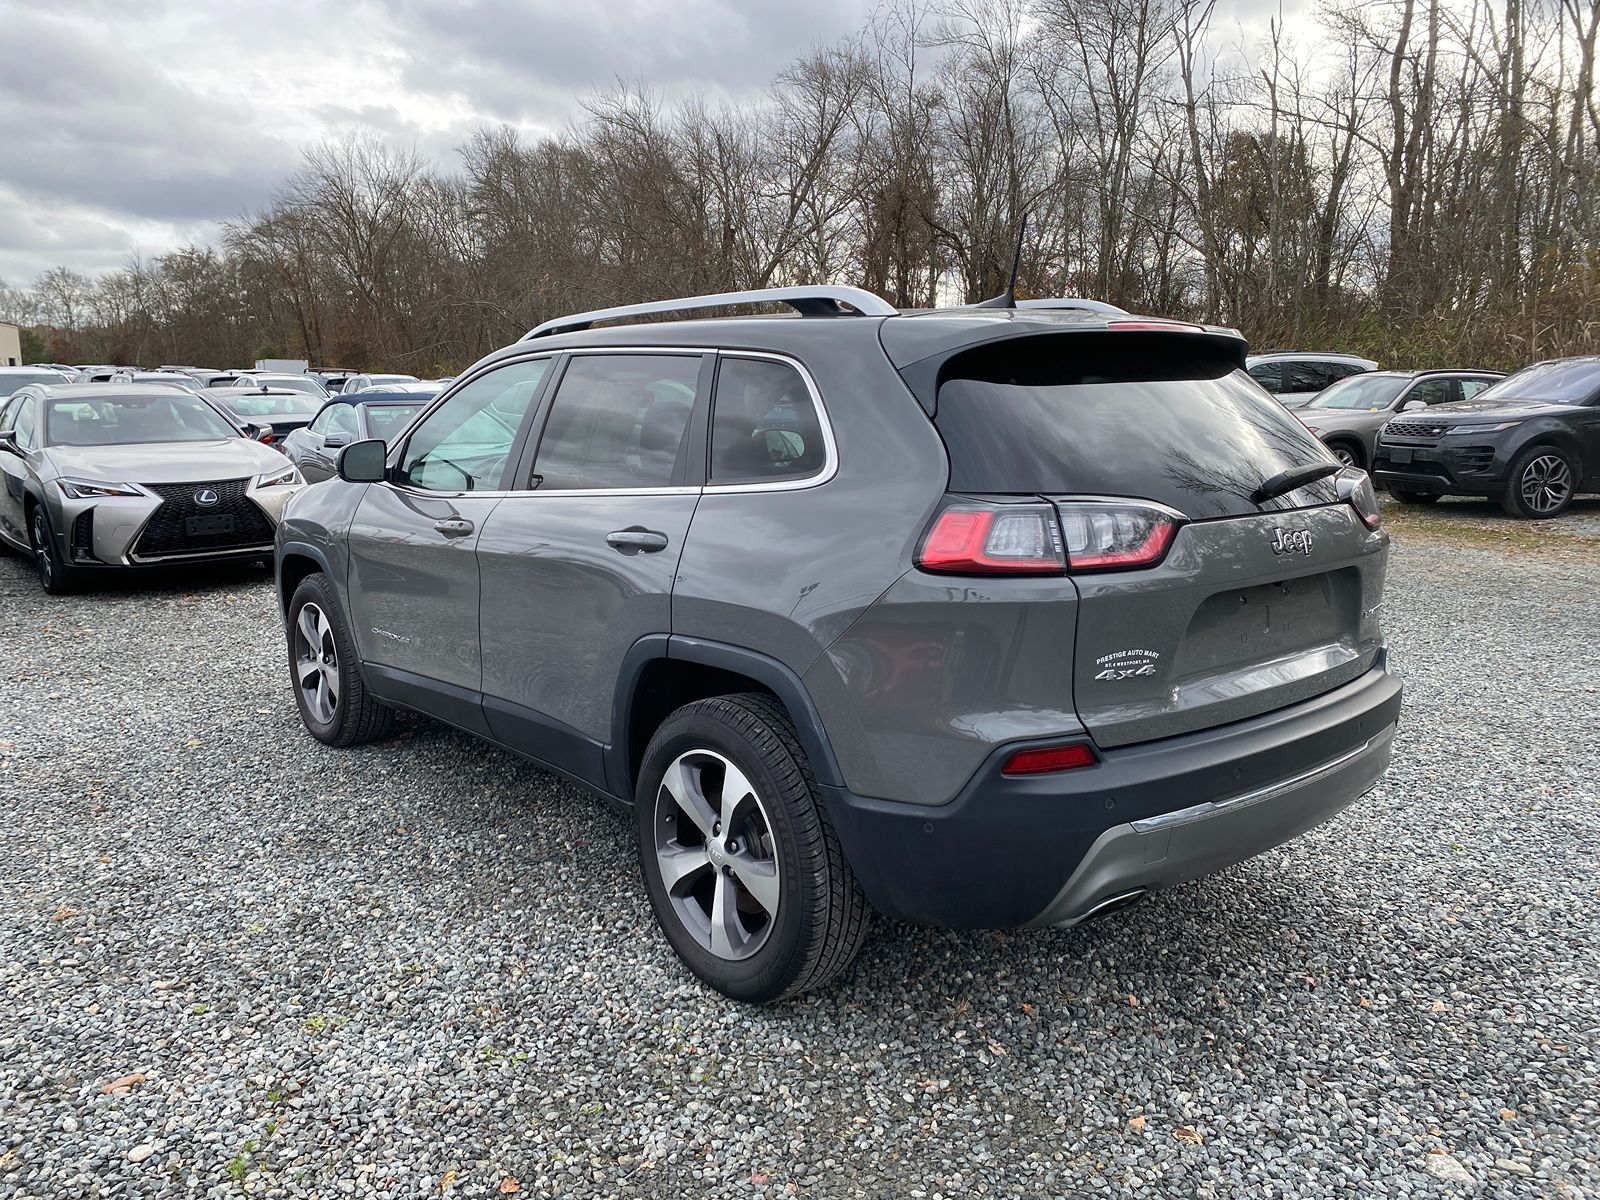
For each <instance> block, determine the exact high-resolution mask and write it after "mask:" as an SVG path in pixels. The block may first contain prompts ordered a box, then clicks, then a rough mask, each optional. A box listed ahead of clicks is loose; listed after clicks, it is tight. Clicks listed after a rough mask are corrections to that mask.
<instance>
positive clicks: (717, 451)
mask: <svg viewBox="0 0 1600 1200" xmlns="http://www.w3.org/2000/svg"><path fill="white" fill-rule="evenodd" d="M826 457H827V451H826V447H825V445H824V442H823V436H822V420H821V418H820V417H819V416H818V414H817V406H816V404H815V402H814V401H813V400H812V398H811V392H810V389H808V388H807V387H806V384H805V380H804V379H802V378H801V377H800V372H799V371H797V370H795V368H794V367H792V366H790V365H789V364H788V363H783V362H775V361H773V360H772V359H762V358H732V357H725V358H723V360H722V362H721V364H720V365H719V366H718V368H717V391H716V401H715V406H714V407H713V409H712V418H711V482H712V483H724V484H726V483H769V482H773V481H775V480H784V479H804V478H805V477H806V476H808V475H815V474H816V473H817V472H818V471H820V470H822V468H823V465H824V463H825V462H826Z"/></svg>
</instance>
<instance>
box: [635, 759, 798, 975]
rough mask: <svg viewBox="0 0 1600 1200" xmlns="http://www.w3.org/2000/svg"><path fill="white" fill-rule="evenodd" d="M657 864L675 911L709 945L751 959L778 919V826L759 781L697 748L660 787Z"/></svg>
mask: <svg viewBox="0 0 1600 1200" xmlns="http://www.w3.org/2000/svg"><path fill="white" fill-rule="evenodd" d="M655 818H656V819H655V831H656V835H655V853H656V864H657V866H658V867H659V868H660V871H661V883H662V887H663V888H664V890H665V891H666V894H667V898H668V900H669V902H670V903H671V905H672V910H673V912H674V914H675V915H676V916H677V918H678V920H679V921H680V922H681V923H682V925H683V927H684V928H685V929H686V930H688V932H689V933H690V934H691V935H692V936H693V937H694V938H695V940H696V941H697V942H699V944H700V946H701V948H702V949H704V950H707V951H709V952H710V953H711V954H714V955H716V956H717V957H718V958H722V959H728V960H731V961H737V960H739V959H745V958H749V957H750V956H751V955H752V954H754V953H755V952H756V951H758V950H760V949H761V947H762V946H763V945H765V944H766V941H767V938H768V936H769V935H770V934H771V932H772V929H773V926H774V924H775V923H776V922H777V919H778V897H779V894H780V879H779V872H778V862H777V858H776V855H775V853H774V842H773V837H772V826H771V823H770V821H769V820H768V816H767V810H766V807H765V805H764V804H763V802H762V800H761V797H760V795H759V794H758V793H757V792H756V789H755V786H754V785H753V784H752V783H751V782H750V780H749V779H748V778H747V777H746V776H745V774H744V772H743V771H741V770H740V769H739V768H738V767H737V766H735V765H734V764H733V763H732V762H731V761H730V760H728V759H727V758H725V757H723V756H722V755H720V754H717V753H716V752H714V751H711V750H690V751H687V752H686V753H683V754H680V755H679V756H678V757H677V758H675V759H674V760H673V761H672V763H671V765H669V766H668V767H667V770H666V774H665V775H664V776H663V777H662V780H661V787H660V788H659V789H658V791H657V793H656V811H655Z"/></svg>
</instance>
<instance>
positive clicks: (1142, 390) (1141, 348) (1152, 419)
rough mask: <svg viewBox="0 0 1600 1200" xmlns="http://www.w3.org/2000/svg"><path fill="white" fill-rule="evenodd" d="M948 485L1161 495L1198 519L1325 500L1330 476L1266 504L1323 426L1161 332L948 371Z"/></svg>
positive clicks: (944, 386)
mask: <svg viewBox="0 0 1600 1200" xmlns="http://www.w3.org/2000/svg"><path fill="white" fill-rule="evenodd" d="M934 421H935V424H937V425H938V427H939V432H940V434H941V435H942V436H943V437H944V441H945V446H946V447H947V448H948V450H949V453H950V489H951V490H952V491H956V492H1012V493H1017V492H1024V493H1043V494H1046V495H1060V494H1073V495H1086V496H1130V497H1139V498H1142V499H1147V500H1155V501H1157V502H1158V503H1161V504H1166V505H1169V506H1171V507H1172V508H1175V509H1177V510H1178V511H1179V512H1181V513H1184V514H1185V515H1186V516H1189V517H1191V518H1195V519H1202V518H1206V517H1226V516H1238V515H1242V514H1247V513H1256V512H1260V511H1262V510H1263V509H1269V510H1270V509H1284V508H1298V507H1304V506H1308V505H1313V504H1328V503H1332V502H1334V501H1335V500H1336V499H1337V498H1338V492H1337V485H1335V484H1334V483H1333V482H1332V481H1331V480H1322V481H1319V482H1317V483H1313V484H1310V485H1308V486H1306V487H1303V488H1299V489H1297V490H1295V491H1292V492H1288V493H1286V494H1285V495H1283V496H1279V497H1276V498H1274V499H1271V500H1267V501H1265V502H1263V503H1261V504H1257V503H1256V502H1255V501H1253V500H1251V499H1250V496H1251V494H1252V493H1253V492H1254V491H1255V490H1256V489H1257V488H1258V487H1260V486H1261V484H1262V483H1263V482H1265V481H1266V480H1267V479H1270V478H1271V477H1272V476H1274V475H1276V474H1278V473H1279V472H1280V471H1285V470H1288V469H1289V468H1291V467H1299V466H1305V465H1306V464H1308V463H1321V462H1326V461H1328V452H1327V450H1326V449H1324V447H1323V446H1322V443H1321V442H1319V441H1318V440H1317V438H1316V436H1315V435H1314V434H1312V433H1311V432H1310V431H1308V430H1307V429H1306V427H1305V426H1304V425H1302V424H1301V423H1300V422H1299V421H1298V420H1296V419H1295V418H1294V417H1293V416H1292V415H1291V414H1290V413H1289V412H1288V410H1287V409H1285V408H1284V407H1283V406H1282V405H1281V404H1279V403H1278V402H1277V401H1276V400H1274V399H1272V398H1271V397H1270V396H1268V395H1267V394H1266V393H1264V392H1263V391H1262V390H1261V388H1260V387H1259V386H1257V385H1256V383H1255V382H1254V381H1253V380H1251V378H1250V377H1249V376H1248V375H1246V374H1245V373H1244V372H1243V371H1242V370H1239V369H1237V368H1236V367H1235V365H1234V364H1233V363H1232V362H1231V361H1230V360H1229V359H1227V358H1226V357H1225V356H1224V355H1222V354H1221V352H1212V351H1208V350H1207V349H1205V348H1204V347H1198V348H1197V347H1196V346H1195V345H1194V344H1193V342H1192V341H1188V340H1185V339H1180V338H1176V337H1172V336H1167V335H1162V334H1149V333H1120V334H1108V335H1095V334H1067V335H1062V336H1059V337H1040V338H1029V339H1026V341H1025V342H1021V343H1020V344H1019V341H1018V340H1013V341H1009V342H1000V343H996V344H991V345H990V346H986V347H984V348H983V349H981V350H978V351H974V352H972V353H969V354H965V355H961V356H959V357H957V358H956V359H953V360H952V362H951V363H950V364H949V365H948V366H947V367H946V368H945V371H944V373H943V379H942V382H941V384H940V387H939V402H938V409H937V415H936V416H935V418H934Z"/></svg>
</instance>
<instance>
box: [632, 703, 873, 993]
mask: <svg viewBox="0 0 1600 1200" xmlns="http://www.w3.org/2000/svg"><path fill="white" fill-rule="evenodd" d="M635 812H636V814H637V821H638V826H637V828H638V840H639V860H640V866H641V869H642V871H643V874H644V879H645V888H646V890H647V892H648V893H649V896H650V906H651V908H653V909H654V910H655V915H656V921H657V923H658V924H660V926H661V929H662V932H663V933H665V934H666V936H667V941H668V942H669V943H670V944H671V946H672V948H673V950H674V951H675V952H676V953H677V955H678V957H679V958H680V959H681V960H683V963H684V965H685V966H687V967H688V968H689V969H690V970H691V971H693V972H694V973H695V974H696V975H697V976H699V977H700V979H702V980H703V981H704V982H706V983H707V984H709V985H710V986H711V987H713V988H715V989H716V990H717V991H719V992H721V993H722V994H723V995H725V996H728V997H730V998H731V999H734V1000H740V1001H744V1002H746V1003H754V1004H760V1003H766V1002H768V1001H773V1000H781V999H784V998H785V997H788V996H793V995H796V994H797V993H800V992H805V991H810V990H813V989H816V988H820V987H823V986H825V985H826V984H828V983H831V982H832V981H833V980H834V979H835V978H836V977H837V976H838V975H839V974H840V973H842V972H843V971H844V970H845V969H846V968H847V967H848V966H849V965H850V963H851V962H852V961H853V960H854V958H855V956H856V952H857V951H858V950H859V949H860V948H861V941H862V938H863V937H864V936H865V935H866V930H867V922H868V909H867V902H866V898H865V897H864V896H863V895H862V893H861V889H860V887H859V886H857V884H856V881H855V876H854V875H852V874H851V872H850V867H849V865H848V864H846V862H845V860H844V854H843V851H842V850H841V849H840V846H839V839H838V836H837V835H836V834H835V833H834V830H833V825H832V822H830V821H829V819H828V814H827V812H826V810H825V809H824V808H823V806H822V803H821V801H820V799H819V798H818V795H817V790H816V784H815V782H814V781H813V779H812V777H811V770H810V768H809V766H808V765H807V763H806V757H805V752H804V751H803V750H802V749H801V748H800V744H799V742H798V740H797V739H796V738H795V734H794V729H793V727H792V726H791V725H790V723H789V720H788V717H787V715H786V714H785V713H784V712H783V710H782V709H781V708H780V707H779V706H778V705H777V704H776V703H774V702H773V701H772V700H771V699H770V698H769V697H767V696H764V695H757V694H750V695H738V696H718V697H714V698H712V699H709V700H697V701H695V702H694V703H692V704H687V705H685V706H684V707H682V708H680V709H678V710H677V712H675V713H673V714H672V715H671V716H670V717H668V718H667V720H666V721H664V722H663V723H662V725H661V727H660V728H659V729H657V730H656V733H655V736H654V737H652V738H651V739H650V745H649V747H648V748H647V749H646V751H645V755H644V762H643V764H642V766H641V769H640V772H639V783H638V790H637V792H636V795H635Z"/></svg>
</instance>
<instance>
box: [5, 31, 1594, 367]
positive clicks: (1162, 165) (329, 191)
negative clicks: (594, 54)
mask: <svg viewBox="0 0 1600 1200" xmlns="http://www.w3.org/2000/svg"><path fill="white" fill-rule="evenodd" d="M1215 3H1216V0H886V2H885V4H884V5H883V7H881V8H880V9H879V10H877V12H876V13H875V15H874V17H873V19H872V20H871V22H870V24H869V25H868V27H867V28H866V29H865V30H864V31H863V32H862V33H860V34H859V35H857V36H853V37H851V38H848V39H846V40H844V41H841V42H839V43H837V44H835V45H831V46H824V47H816V48H813V49H811V50H809V51H807V52H805V53H803V54H801V55H800V56H799V57H797V58H795V59H794V60H793V61H792V62H791V63H790V64H789V65H788V66H787V67H786V68H785V69H784V70H783V71H782V72H781V74H780V75H779V76H778V77H777V78H776V79H775V80H774V81H773V83H772V85H771V87H770V89H769V90H768V91H767V93H766V94H765V95H764V96H763V97H761V98H760V99H759V100H755V101H751V102H747V103H741V104H737V105H717V106H714V105H712V104H710V103H708V102H707V101H705V100H703V99H695V98H689V99H683V100H679V101H675V102H672V103H664V102H662V101H661V100H660V99H658V98H657V97H655V96H653V95H652V94H651V93H650V92H649V91H648V90H646V89H645V88H643V87H641V86H623V85H619V86H617V87H615V88H613V89H611V90H608V91H604V92H599V93H596V94H594V95H591V96H588V97H586V98H584V100H583V102H582V112H581V116H580V117H579V118H578V119H577V120H576V121H574V123H573V124H572V126H571V127H570V128H569V129H567V130H565V131H563V132H562V133H560V134H558V135H553V136H548V137H540V138H537V139H531V140H530V139H528V138H525V137H524V136H522V135H519V134H518V133H517V132H515V131H514V130H511V129H509V128H498V129H490V128H485V129H481V130H479V131H478V132H477V133H475V134H474V135H473V136H472V137H471V138H470V140H469V141H468V142H467V143H466V144H465V145H463V146H461V147H460V148H459V158H460V161H459V164H456V165H453V166H452V167H450V168H448V169H447V168H443V167H439V166H435V165H432V164H430V163H429V162H427V161H425V160H424V159H423V158H422V157H421V156H419V155H418V154H417V153H416V152H414V151H412V150H408V149H403V148H396V147H395V146H392V145H389V144H386V143H384V142H382V141H380V140H378V139H377V138H375V137H372V136H370V135H356V136H352V137H349V138H347V139H345V140H342V141H339V142H334V143H328V144H323V145H319V146H316V147H314V148H312V149H310V150H309V151H308V152H307V153H306V155H305V160H304V164H303V166H302V168H301V169H300V170H299V171H298V172H297V173H295V174H294V175H293V176H292V177H291V178H289V179H287V180H286V181H285V182H284V183H283V184H282V186H281V187H280V188H279V189H278V190H277V191H276V192H275V193H274V194H273V195H272V196H271V197H270V198H266V199H265V200H264V205H263V207H262V208H261V210H260V211H259V212H257V213H254V214H251V215H249V216H246V217H242V218H240V219H237V220H235V221H233V222H231V223H230V224H228V225H227V226H226V227H225V230H224V233H223V235H222V237H221V238H220V240H219V244H217V245H215V246H190V247H186V248H184V249H181V250H178V251H175V252H173V253H170V254H164V255H161V256H159V257H156V258H153V259H149V260H143V261H133V262H130V263H129V264H128V265H127V266H126V267H125V268H124V269H122V270H118V271H113V272H110V273H109V274H106V275H104V276H102V277H100V278H98V279H87V278H85V277H83V276H81V275H78V274H76V273H74V272H72V271H69V270H66V269H64V268H58V269H55V270H52V271H49V272H47V273H45V274H44V275H43V276H41V277H40V278H39V279H38V280H37V281H35V282H34V283H33V284H32V285H31V286H27V287H20V288H6V287H4V286H3V285H0V316H7V315H8V314H9V319H12V320H15V321H17V322H18V323H19V324H22V325H24V326H27V327H29V329H30V330H31V331H32V334H33V337H32V340H31V342H30V349H32V350H34V351H36V357H39V358H45V359H51V360H56V361H70V362H82V361H97V362H98V361H116V362H130V363H140V364H153V363H157V362H180V363H199V364H206V365H216V366H225V365H236V364H239V363H243V362H247V361H249V360H252V359H254V358H256V357H258V356H260V357H266V356H272V357H277V356H291V357H306V358H310V359H311V360H313V361H314V362H316V363H319V364H327V365H332V366H342V367H348V368H353V369H360V368H367V369H380V368H381V369H392V370H412V371H414V372H416V373H418V374H425V373H426V374H431V373H437V372H441V371H447V370H453V369H459V368H460V367H462V366H464V365H466V364H467V363H469V362H471V361H473V360H474V359H475V358H477V357H478V356H480V355H481V354H483V353H485V352H487V351H488V350H490V349H493V348H495V347H498V346H501V345H504V344H506V343H507V342H509V341H512V340H514V339H516V338H517V337H519V336H521V334H523V333H524V332H525V331H526V330H527V329H528V328H530V327H531V326H532V325H534V324H537V323H538V322H539V321H541V320H543V319H545V318H548V317H551V316H555V315H559V314H561V313H565V312H571V311H574V310H581V309H588V308H595V307H602V306H605V305H610V304H619V303H626V302H630V301H639V300H651V299H660V298H663V297H670V296H674V295H684V294H692V293H701V292H713V291H721V290H729V289H736V288H753V287H763V286H776V285H781V284H798V283H808V282H821V281H828V282H836V283H851V284H856V285H859V286H862V287H865V288H868V289H870V290H872V291H875V292H878V293H880V294H882V295H884V296H885V297H887V298H888V299H890V300H891V301H893V302H895V303H896V304H899V305H901V306H905V307H935V306H939V305H944V304H952V303H962V302H970V301H975V300H979V299H982V298H985V297H987V296H992V295H994V294H996V293H998V292H1000V291H1001V290H1003V288H1004V286H1005V283H1006V277H1007V275H1008V274H1009V271H1010V267H1011V263H1012V257H1013V252H1014V249H1015V244H1016V239H1017V232H1018V229H1019V227H1021V225H1022V222H1023V217H1024V215H1026V217H1027V223H1026V236H1025V239H1024V241H1023V246H1022V255H1021V266H1020V273H1019V293H1020V294H1023V295H1033V296H1056V295H1080V296H1090V297H1095V298H1099V299H1104V300H1109V301H1112V302H1113V303H1116V304H1120V305H1122V306H1124V307H1126V308H1128V309H1130V310H1133V311H1139V312H1149V313H1157V314H1162V315H1169V316H1176V317H1187V318H1196V319H1203V320H1206V321H1212V322H1218V323H1222V324H1226V325H1232V326H1236V327H1238V328H1240V329H1241V330H1243V331H1244V332H1245V334H1246V335H1247V336H1248V337H1249V338H1250V340H1251V342H1252V344H1253V345H1254V346H1257V347H1259V348H1262V349H1266V348H1271V347H1290V346H1293V347H1295V348H1300V349H1341V350H1349V351H1358V352H1364V353H1367V354H1369V355H1371V356H1372V357H1375V358H1377V359H1379V360H1380V361H1382V362H1384V363H1385V364H1387V365H1395V366H1430V365H1462V366H1468V365H1470V366H1483V367H1491V366H1493V367H1512V366H1516V365H1520V364H1522V363H1526V362H1529V361H1532V360H1535V359H1538V358H1543V357H1549V356H1551V355H1555V354H1562V353H1582V352H1590V353H1593V352H1596V351H1597V350H1600V186H1597V184H1600V178H1597V175H1600V103H1597V97H1596V81H1595V50H1596V34H1597V29H1600V0H1376V2H1374V3H1366V4H1362V5H1359V6H1356V5H1350V6H1345V5H1332V4H1330V5H1329V6H1328V7H1327V8H1326V9H1325V10H1324V11H1323V12H1322V14H1321V15H1320V16H1319V17H1318V18H1317V20H1316V23H1315V28H1314V31H1308V32H1307V34H1306V36H1305V37H1304V38H1303V39H1302V40H1300V41H1298V42H1297V41H1295V40H1292V39H1291V37H1290V36H1289V34H1288V32H1287V31H1286V30H1285V29H1284V28H1283V27H1282V25H1281V24H1279V23H1277V22H1274V23H1273V24H1272V25H1271V26H1270V27H1269V28H1268V30H1267V32H1266V34H1265V35H1264V36H1262V37H1260V38H1259V39H1256V40H1254V41H1252V42H1250V43H1248V44H1245V43H1243V42H1241V40H1240V37H1239V34H1238V31H1237V30H1236V29H1231V28H1228V27H1225V25H1224V23H1223V22H1222V21H1221V20H1219V19H1218V17H1217V14H1216V11H1215Z"/></svg>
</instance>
